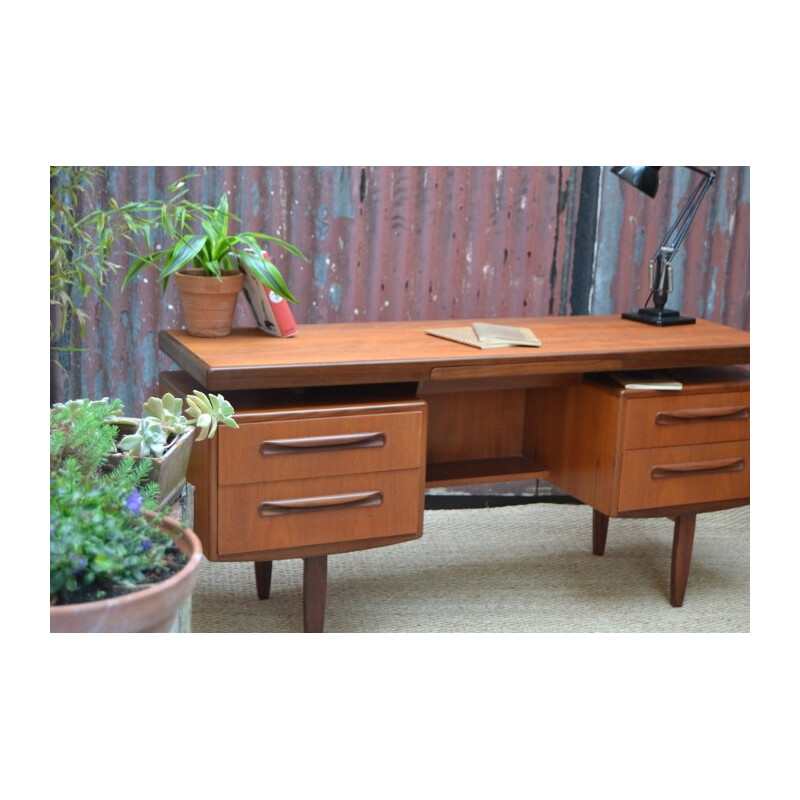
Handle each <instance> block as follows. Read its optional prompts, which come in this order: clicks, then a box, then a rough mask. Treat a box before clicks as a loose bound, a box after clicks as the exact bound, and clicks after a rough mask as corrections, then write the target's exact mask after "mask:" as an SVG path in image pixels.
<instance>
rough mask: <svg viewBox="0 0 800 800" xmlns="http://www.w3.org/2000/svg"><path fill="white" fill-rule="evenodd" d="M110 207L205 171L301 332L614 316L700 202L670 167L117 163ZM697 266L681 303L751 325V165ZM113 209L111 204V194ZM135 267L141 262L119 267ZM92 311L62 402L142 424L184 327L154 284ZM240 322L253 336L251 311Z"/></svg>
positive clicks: (172, 301)
mask: <svg viewBox="0 0 800 800" xmlns="http://www.w3.org/2000/svg"><path fill="white" fill-rule="evenodd" d="M106 169H107V176H108V179H107V184H106V186H105V194H106V197H114V198H116V199H117V200H118V201H119V202H125V201H127V200H144V199H147V198H153V197H162V196H163V194H164V190H165V187H166V186H167V185H168V184H169V183H171V182H173V181H175V180H177V179H178V178H180V177H182V176H183V175H187V174H190V173H197V176H198V177H196V178H195V179H193V181H192V184H191V185H192V192H191V195H190V196H191V198H192V199H193V200H196V201H199V202H205V203H209V204H216V203H217V201H218V200H219V198H220V196H221V195H222V193H223V192H226V193H228V196H229V203H230V208H231V211H232V212H233V213H234V214H236V216H238V217H239V218H240V219H241V227H240V228H238V229H240V230H253V231H261V232H264V233H269V234H273V235H276V236H280V237H282V238H284V239H286V240H288V241H290V242H292V243H293V244H295V245H297V246H298V247H299V248H300V249H301V250H302V251H303V252H304V253H305V254H306V255H307V256H308V259H309V261H308V263H305V262H303V261H301V260H299V259H297V258H295V257H293V256H290V255H289V254H287V253H284V252H283V251H281V250H276V249H274V248H273V249H272V251H271V252H272V255H273V259H274V261H275V263H276V264H277V265H278V266H279V267H280V268H281V270H282V272H283V273H284V276H285V277H286V278H287V281H288V282H289V285H290V286H291V288H292V291H293V292H294V293H295V295H296V296H297V297H298V299H299V301H300V302H299V304H298V305H297V306H294V307H293V311H294V314H295V317H296V319H297V321H298V322H299V323H301V324H303V323H316V322H339V321H343V322H351V321H356V322H357V321H359V320H370V321H372V320H400V319H444V318H487V317H500V316H521V317H535V316H546V315H568V314H611V313H619V312H621V311H627V310H631V309H636V308H638V307H639V306H640V305H642V304H643V303H644V301H645V299H646V297H647V261H648V259H649V258H650V256H652V254H653V252H654V251H655V249H656V248H657V246H658V244H659V242H660V241H661V238H662V237H663V234H664V232H665V231H666V228H667V227H668V224H669V222H670V220H671V219H672V218H673V217H674V216H675V214H676V212H677V210H678V208H679V207H680V204H681V202H682V201H683V200H684V199H685V197H686V196H687V194H688V192H689V191H690V190H691V188H692V186H693V183H692V178H693V175H692V173H691V172H690V171H689V170H683V169H680V168H670V167H664V168H662V170H661V188H660V189H659V193H658V196H657V198H656V199H652V200H651V199H650V198H648V197H646V196H645V195H643V194H641V193H639V192H637V191H636V190H635V189H633V188H632V187H630V186H628V185H627V184H623V183H621V182H620V181H619V180H618V179H617V178H616V177H615V176H614V175H611V174H610V172H609V170H608V168H606V167H563V166H562V167H558V166H552V167H359V166H350V167H189V166H186V167H107V168H106ZM717 169H718V178H717V180H716V181H715V183H714V184H713V186H712V188H711V190H710V192H709V194H708V195H707V196H706V198H705V201H704V204H703V206H702V207H701V209H700V211H699V213H698V215H697V218H696V219H695V222H694V225H693V227H692V230H691V231H690V234H689V236H688V238H687V241H686V242H685V243H684V247H683V250H682V252H681V254H680V255H679V256H678V258H677V259H676V262H675V265H676V286H675V292H674V293H673V295H672V296H671V298H670V300H671V302H670V306H671V307H678V308H680V309H681V310H683V311H684V312H685V313H688V314H693V315H695V316H700V317H704V318H707V319H711V320H715V321H718V322H724V323H726V324H729V325H732V326H734V327H737V328H743V329H749V323H750V294H749V291H750V245H749V242H750V196H749V189H750V186H749V175H750V171H749V167H719V168H717ZM101 197H102V194H101ZM120 260H121V261H123V263H124V257H123V258H121V259H120ZM120 280H121V276H117V277H116V278H115V279H114V280H113V281H112V282H111V284H110V285H109V287H108V291H107V292H106V297H107V299H108V301H109V303H110V305H111V307H112V310H109V309H108V308H106V307H105V306H104V305H103V304H102V303H93V304H91V305H90V306H89V307H88V308H87V310H88V311H89V314H90V324H89V328H88V330H87V335H86V338H85V341H84V342H82V346H83V347H84V348H85V349H84V351H83V352H82V353H79V354H73V355H68V354H65V355H63V356H61V364H60V366H58V367H56V368H55V369H53V368H52V366H51V376H52V378H51V386H52V387H53V388H52V399H53V400H63V399H66V398H68V397H82V396H90V397H100V396H104V395H108V396H114V397H120V398H122V399H123V401H124V403H125V407H126V409H127V410H129V411H130V412H131V413H138V408H139V406H140V405H141V403H142V402H143V401H144V400H145V399H146V398H147V397H148V396H149V395H150V394H153V393H155V391H156V390H157V380H158V372H159V370H161V369H169V368H171V366H172V365H171V363H170V362H169V361H168V360H167V359H165V358H164V357H163V356H162V355H161V354H160V353H159V352H158V343H157V334H158V330H159V329H161V328H166V327H179V326H181V325H182V324H183V320H182V312H181V309H180V303H179V301H178V298H177V293H176V292H175V289H174V287H170V289H169V290H168V292H167V293H166V295H162V293H161V290H160V288H159V286H158V284H157V283H156V282H155V281H154V280H153V278H152V275H150V276H143V277H141V278H140V279H138V280H137V281H136V283H135V285H133V286H132V287H131V288H130V289H129V290H128V291H127V292H125V293H124V294H123V293H121V292H120V288H119V284H120ZM237 324H239V325H252V324H253V323H252V318H251V317H250V315H249V311H248V310H247V308H246V306H245V304H244V301H243V299H240V302H239V307H238V309H237Z"/></svg>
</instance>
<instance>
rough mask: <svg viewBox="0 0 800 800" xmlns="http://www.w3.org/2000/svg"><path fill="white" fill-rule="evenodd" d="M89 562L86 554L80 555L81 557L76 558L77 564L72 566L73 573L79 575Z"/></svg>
mask: <svg viewBox="0 0 800 800" xmlns="http://www.w3.org/2000/svg"><path fill="white" fill-rule="evenodd" d="M88 563H89V562H88V561H87V560H86V556H80V557H79V558H77V559H75V566H74V567H73V568H72V574H73V575H78V574H79V573H81V572H83V570H84V569H85V568H86V565H87V564H88Z"/></svg>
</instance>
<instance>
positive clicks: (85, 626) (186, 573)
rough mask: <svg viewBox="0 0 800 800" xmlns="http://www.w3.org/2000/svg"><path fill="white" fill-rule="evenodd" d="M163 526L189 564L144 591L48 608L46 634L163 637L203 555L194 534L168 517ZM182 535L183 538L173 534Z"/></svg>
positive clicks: (187, 597)
mask: <svg viewBox="0 0 800 800" xmlns="http://www.w3.org/2000/svg"><path fill="white" fill-rule="evenodd" d="M163 525H164V526H165V527H166V528H167V529H168V530H169V531H170V533H172V535H173V538H174V540H175V544H176V545H177V546H178V547H179V548H180V550H181V552H183V553H185V554H186V555H187V556H188V557H189V560H188V562H187V563H186V565H185V566H184V567H183V569H182V570H181V571H180V572H176V573H175V574H174V575H172V576H171V577H169V578H167V579H166V580H165V581H161V582H160V583H154V584H153V585H152V586H148V587H147V588H146V589H141V590H139V591H138V592H132V593H131V594H126V595H123V596H122V597H110V598H108V599H107V600H95V601H94V602H91V603H73V604H71V605H63V606H51V607H50V633H167V632H168V631H169V630H170V628H171V627H172V624H173V622H174V621H175V618H176V616H177V614H178V610H179V609H180V607H181V606H182V605H183V604H184V603H185V602H186V600H188V599H189V597H190V596H191V594H192V589H194V585H195V582H196V581H197V574H198V573H197V570H198V568H199V566H200V560H201V557H202V554H203V549H202V545H201V544H200V540H199V539H198V538H197V534H196V533H195V532H194V531H193V530H191V529H190V528H184V527H182V526H181V525H180V524H179V523H178V522H176V521H175V520H174V519H172V518H171V517H165V518H164V520H163ZM179 532H182V534H183V535H181V536H178V535H177V534H178V533H179Z"/></svg>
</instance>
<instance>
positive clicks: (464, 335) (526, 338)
mask: <svg viewBox="0 0 800 800" xmlns="http://www.w3.org/2000/svg"><path fill="white" fill-rule="evenodd" d="M496 327H506V326H496ZM510 330H511V331H515V332H516V333H515V334H514V335H515V336H516V337H517V338H515V339H514V340H513V341H512V340H511V339H500V338H496V337H489V336H487V335H486V334H484V336H486V338H484V339H480V338H479V337H478V334H477V333H476V332H475V328H474V326H472V325H469V326H465V327H457V328H432V329H430V330H427V331H426V333H429V334H431V336H438V337H440V338H442V339H449V340H450V341H453V342H459V343H460V344H466V345H469V346H470V347H477V348H480V349H481V350H488V349H491V348H496V347H513V346H514V345H524V346H526V347H539V346H540V345H541V342H540V341H539V340H538V339H537V338H536V336H535V335H534V333H533V331H532V330H530V329H529V328H510Z"/></svg>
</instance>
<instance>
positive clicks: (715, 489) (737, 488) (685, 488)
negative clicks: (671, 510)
mask: <svg viewBox="0 0 800 800" xmlns="http://www.w3.org/2000/svg"><path fill="white" fill-rule="evenodd" d="M749 496H750V442H749V441H740V442H719V443H716V444H707V445H689V446H684V447H660V448H652V449H647V450H628V451H626V452H625V453H623V455H622V469H621V473H620V496H619V511H621V512H623V511H637V510H642V509H648V508H666V507H669V506H678V505H688V504H690V503H709V502H714V501H717V500H734V499H739V498H748V497H749Z"/></svg>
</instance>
